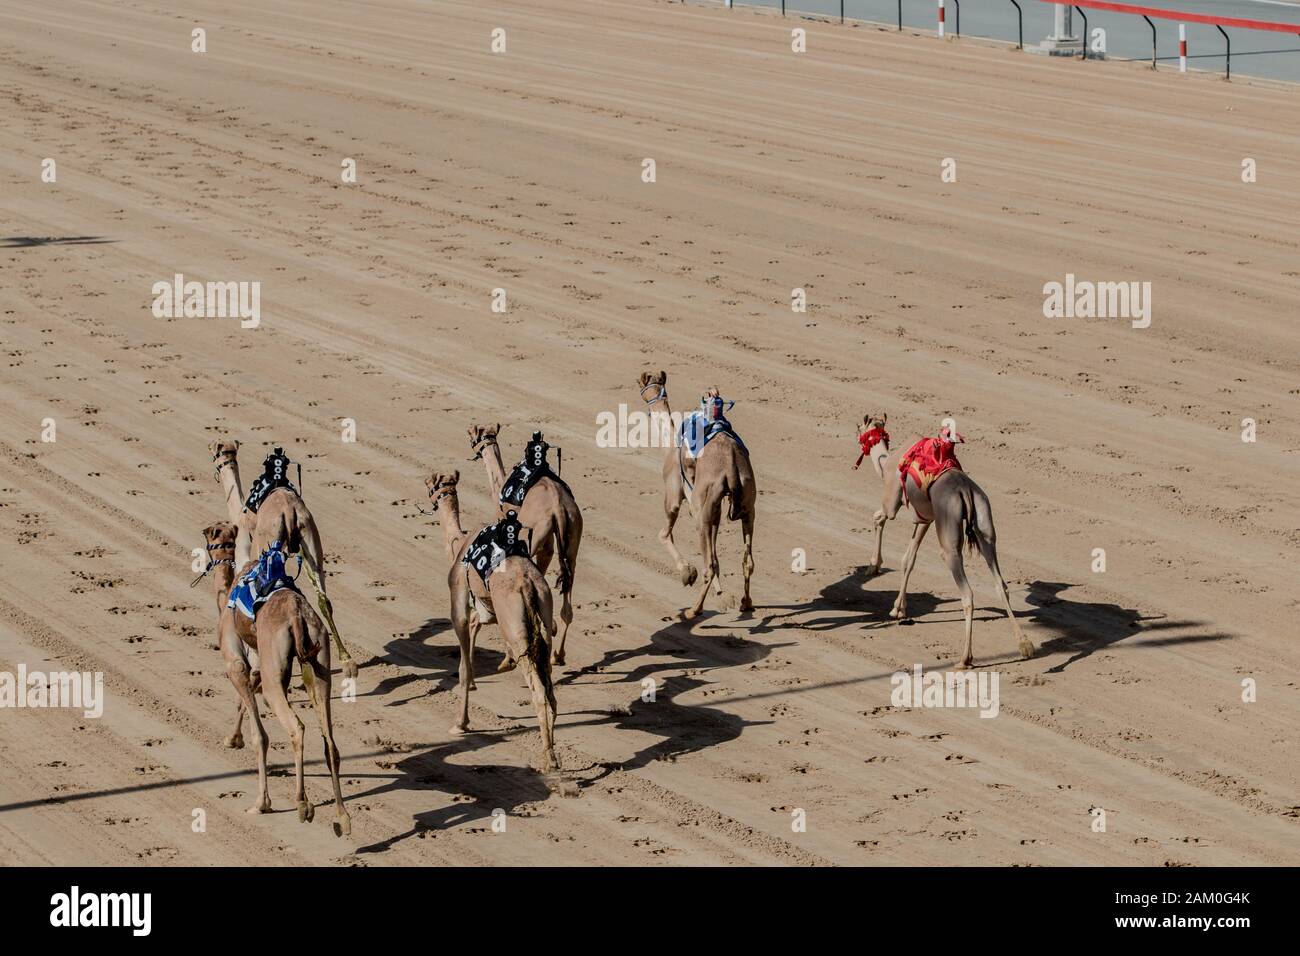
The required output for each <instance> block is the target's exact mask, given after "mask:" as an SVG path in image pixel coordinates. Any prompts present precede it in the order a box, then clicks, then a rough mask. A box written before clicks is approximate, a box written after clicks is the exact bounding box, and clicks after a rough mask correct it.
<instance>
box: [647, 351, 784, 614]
mask: <svg viewBox="0 0 1300 956" xmlns="http://www.w3.org/2000/svg"><path fill="white" fill-rule="evenodd" d="M667 382H668V373H667V372H664V371H659V372H657V373H656V372H642V373H641V377H640V378H639V379H638V380H637V384H638V385H639V387H640V389H641V400H642V401H644V402H645V404H646V411H647V413H648V414H649V415H650V416H651V420H652V421H656V420H658V421H660V422H663V423H668V422H671V421H672V409H671V408H669V406H668V390H667V388H666V387H665V386H666V385H667ZM702 404H703V406H704V410H703V411H701V412H699V413H696V414H695V415H692V416H688V417H687V418H685V419H683V421H682V428H681V429H680V430H676V429H674V431H673V440H672V441H670V442H666V443H665V444H666V445H667V446H668V447H667V448H666V449H665V451H664V463H663V481H664V515H665V517H666V518H667V519H668V524H667V525H666V526H665V527H664V529H663V530H662V531H660V532H659V540H660V541H661V542H663V545H664V547H666V548H667V549H668V553H669V554H670V555H672V559H673V563H674V564H675V565H676V567H677V573H678V574H679V575H680V576H681V581H682V584H684V585H686V586H687V587H689V586H690V585H692V584H694V583H695V580H696V578H697V577H698V573H697V571H696V569H695V568H694V567H693V566H692V565H691V564H689V563H688V562H687V561H686V559H685V558H683V557H682V555H681V552H680V551H678V550H677V545H676V544H675V543H674V541H673V526H674V525H675V524H676V523H677V516H678V514H679V513H680V512H681V508H682V504H683V502H685V503H686V505H687V506H688V507H689V508H690V510H691V512H692V514H694V515H695V517H696V521H697V523H698V529H699V536H700V555H701V556H702V558H703V559H704V568H705V578H704V586H703V587H702V588H701V589H700V593H699V598H698V599H697V600H696V602H695V606H694V607H690V608H686V609H685V610H684V611H683V612H682V614H683V616H684V617H685V618H686V619H687V620H691V619H692V618H695V617H697V616H698V615H699V613H700V612H701V611H702V610H703V609H704V600H705V598H707V597H708V594H709V586H710V585H711V584H714V585H716V587H717V594H718V599H719V603H720V604H721V606H722V607H723V609H724V610H725V609H727V608H729V607H731V606H733V604H734V598H732V597H731V595H729V594H728V593H726V592H725V591H724V590H723V588H722V574H721V571H720V570H719V566H718V527H719V526H720V525H721V523H722V502H723V500H724V499H726V501H727V503H728V504H727V518H728V520H731V521H739V522H740V527H741V535H742V538H743V540H744V556H743V557H742V559H741V571H742V573H743V575H744V579H745V590H744V594H743V595H742V597H741V599H740V610H742V611H750V610H753V607H754V602H753V601H752V600H751V598H750V595H749V579H750V577H751V576H752V575H753V573H754V512H755V504H756V502H757V500H758V485H757V483H756V482H755V480H754V470H753V467H752V466H751V465H750V461H749V452H748V451H747V450H746V449H745V446H744V444H743V443H742V442H741V441H740V438H739V437H738V436H737V435H736V434H735V432H734V431H732V430H731V426H730V425H729V424H727V423H726V421H725V419H724V418H722V414H721V413H722V410H723V409H724V407H725V405H724V403H723V401H722V397H721V395H719V394H718V390H717V389H716V388H711V389H709V390H708V392H706V393H705V395H704V400H703V403H702ZM718 419H722V420H721V421H718ZM669 427H670V426H669ZM697 449H698V450H697Z"/></svg>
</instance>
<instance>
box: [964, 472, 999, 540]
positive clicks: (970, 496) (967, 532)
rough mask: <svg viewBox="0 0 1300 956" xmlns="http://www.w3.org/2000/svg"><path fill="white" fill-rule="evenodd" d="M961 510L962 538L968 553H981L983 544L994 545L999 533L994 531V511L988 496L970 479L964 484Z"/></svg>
mask: <svg viewBox="0 0 1300 956" xmlns="http://www.w3.org/2000/svg"><path fill="white" fill-rule="evenodd" d="M961 508H962V537H963V538H964V540H965V542H966V550H967V552H968V553H971V554H973V553H974V552H976V551H979V550H980V544H981V543H985V544H989V545H992V544H994V543H995V542H996V539H997V532H996V531H995V530H994V529H993V509H992V508H990V507H989V499H988V496H986V495H985V494H984V492H983V491H982V490H981V489H980V488H979V486H978V485H976V484H975V482H973V481H970V480H969V479H968V480H966V481H964V482H963V483H962V490H961Z"/></svg>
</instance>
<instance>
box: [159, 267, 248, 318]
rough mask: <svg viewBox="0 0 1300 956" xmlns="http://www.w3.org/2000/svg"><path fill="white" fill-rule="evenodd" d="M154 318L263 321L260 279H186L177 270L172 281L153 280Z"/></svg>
mask: <svg viewBox="0 0 1300 956" xmlns="http://www.w3.org/2000/svg"><path fill="white" fill-rule="evenodd" d="M153 314H154V318H156V319H181V318H185V319H225V318H236V317H238V318H239V319H240V322H239V325H240V328H245V329H255V328H257V327H258V326H259V325H261V323H262V283H260V282H198V281H195V280H190V281H189V282H186V281H185V276H184V275H182V274H181V273H179V272H178V273H176V275H175V276H173V277H172V281H171V282H167V281H165V280H160V281H158V282H155V283H154V284H153Z"/></svg>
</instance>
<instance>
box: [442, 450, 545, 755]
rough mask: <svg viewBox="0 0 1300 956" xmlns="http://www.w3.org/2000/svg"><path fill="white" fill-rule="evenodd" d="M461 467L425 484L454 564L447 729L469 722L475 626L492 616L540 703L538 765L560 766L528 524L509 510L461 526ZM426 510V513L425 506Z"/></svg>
mask: <svg viewBox="0 0 1300 956" xmlns="http://www.w3.org/2000/svg"><path fill="white" fill-rule="evenodd" d="M459 482H460V472H459V471H455V472H452V473H450V474H442V473H440V472H435V473H433V474H432V475H430V476H429V477H428V478H426V479H425V482H424V485H425V488H426V489H427V490H428V493H429V500H430V501H431V502H432V503H433V513H434V514H435V515H436V516H437V518H438V523H439V524H440V525H441V526H442V533H443V539H444V542H443V543H444V545H445V547H446V551H447V558H448V560H450V561H451V567H450V569H449V570H448V571H447V590H448V593H449V594H450V596H451V608H450V613H449V617H450V618H451V626H452V629H453V630H455V632H456V639H457V641H459V643H460V673H459V684H458V686H459V688H460V719H459V720H457V722H456V723H455V724H454V725H453V726H452V727H451V729H450V732H451V733H452V734H457V735H459V734H464V733H467V732H468V731H469V729H470V725H469V692H470V691H471V690H472V689H473V688H474V648H475V643H476V641H477V639H478V632H479V629H480V628H481V627H482V626H483V625H484V624H488V623H491V622H492V621H493V620H495V621H496V623H497V626H498V627H499V628H500V629H501V638H502V640H503V642H504V643H505V645H506V653H507V655H508V658H507V659H508V660H512V661H514V662H515V663H516V665H517V666H518V668H519V669H520V670H521V671H523V674H524V680H525V681H526V682H527V683H528V689H529V691H531V693H532V697H533V704H534V706H535V707H536V708H537V725H538V728H539V730H540V731H541V737H542V770H545V771H550V770H557V769H559V766H560V763H559V759H558V758H557V757H556V755H555V713H556V704H555V684H554V681H553V680H552V676H551V642H552V639H553V637H554V635H555V616H554V609H553V604H552V601H551V592H550V589H549V588H548V587H547V586H546V579H545V578H544V577H543V576H542V572H541V569H540V568H538V566H537V565H536V564H535V563H534V562H533V559H532V558H531V557H529V547H528V536H529V535H528V529H527V528H525V527H524V526H523V525H522V524H521V523H520V515H519V513H518V512H516V511H514V510H509V511H507V512H506V514H505V515H504V516H502V518H501V519H500V520H499V521H497V522H496V524H491V525H488V526H487V527H485V528H483V529H482V530H481V531H480V532H478V533H477V534H475V535H471V534H469V533H468V532H466V531H464V530H463V529H462V528H461V526H460V499H459V497H458V495H457V491H456V486H457V485H458V484H459ZM426 513H427V512H426Z"/></svg>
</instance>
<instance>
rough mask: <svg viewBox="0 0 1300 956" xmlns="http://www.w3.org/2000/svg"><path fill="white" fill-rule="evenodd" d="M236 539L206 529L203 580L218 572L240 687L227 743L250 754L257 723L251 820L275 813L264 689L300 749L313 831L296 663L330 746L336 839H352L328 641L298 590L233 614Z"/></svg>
mask: <svg viewBox="0 0 1300 956" xmlns="http://www.w3.org/2000/svg"><path fill="white" fill-rule="evenodd" d="M237 534H238V529H237V528H236V526H235V525H233V524H229V523H227V522H224V521H222V522H218V523H216V524H214V525H210V526H209V527H207V528H204V529H203V537H204V540H205V541H206V542H207V548H208V555H209V559H208V561H209V563H208V568H207V571H205V572H204V573H205V574H206V573H208V571H212V572H213V583H214V585H215V588H216V593H217V607H218V611H219V613H220V624H219V632H218V641H219V643H220V646H221V654H222V657H224V658H225V660H226V675H227V676H228V677H229V678H230V682H231V683H232V684H234V685H235V690H236V691H237V692H238V693H239V699H240V705H241V706H240V709H239V711H238V716H237V721H238V722H237V723H236V726H235V733H234V734H232V735H231V737H230V738H228V739H227V742H226V743H227V746H232V747H242V746H243V730H242V726H243V715H244V711H245V710H247V711H248V714H249V716H250V717H251V718H252V724H253V734H254V738H255V741H256V744H257V799H256V800H255V801H254V803H253V806H252V807H250V808H249V810H248V812H249V813H269V812H270V811H271V797H270V793H269V792H268V790H267V785H266V751H267V746H268V744H269V742H270V741H269V738H268V737H267V734H266V729H265V728H264V727H263V726H262V719H261V716H260V715H259V714H258V712H257V698H256V693H257V691H258V690H259V689H260V690H261V692H262V696H263V697H264V698H266V702H267V703H268V704H269V705H270V707H271V710H272V711H273V712H274V713H275V716H276V718H277V719H278V720H279V721H280V724H281V726H282V727H284V729H285V732H286V733H287V734H288V735H289V739H290V741H291V743H292V745H293V763H294V772H295V774H296V786H295V790H294V799H295V800H296V801H297V803H298V819H299V820H301V821H302V822H304V823H306V822H308V821H310V820H311V819H312V818H313V817H314V816H315V813H316V811H315V807H314V806H313V804H312V802H311V801H310V800H308V799H307V789H306V784H305V781H304V779H303V767H302V765H303V726H302V721H301V720H299V719H298V715H297V714H295V713H294V712H293V709H292V708H291V707H290V706H289V698H288V690H289V679H290V677H291V676H292V673H293V661H294V658H295V657H296V658H297V659H298V661H299V662H300V664H301V667H302V678H303V686H304V687H305V688H306V689H307V693H308V695H309V696H310V697H311V702H312V707H313V708H314V709H315V711H316V718H317V720H318V721H319V723H320V731H321V738H322V740H323V741H324V744H325V762H326V764H328V766H329V771H330V782H331V783H332V784H333V786H334V806H335V811H336V814H337V816H336V819H335V821H334V833H335V835H336V836H345V835H347V834H349V833H351V832H352V818H351V817H350V816H348V811H347V807H346V806H345V805H344V803H343V788H342V787H341V786H340V785H339V749H338V747H337V746H336V745H335V743H334V723H333V719H332V717H331V715H330V677H331V674H330V645H329V635H328V634H327V633H326V631H325V626H324V625H323V624H322V623H321V620H320V618H319V617H318V616H317V615H316V612H315V611H313V610H312V608H311V605H310V604H309V603H308V602H307V599H306V598H305V597H303V595H302V594H301V592H299V591H298V589H297V588H295V587H293V586H292V584H289V585H288V586H281V587H280V588H279V589H278V590H275V591H273V592H271V593H270V594H269V596H268V597H267V598H266V601H265V603H264V604H262V605H261V606H260V607H259V608H258V609H257V610H256V612H255V614H256V618H255V619H254V618H250V617H248V616H247V615H246V614H245V613H243V612H242V611H241V610H240V609H239V607H230V606H228V597H227V596H228V595H230V593H231V587H232V585H234V584H235V582H236V574H235V567H234V562H235V542H236V536H237ZM257 567H258V565H257V564H254V563H252V562H250V563H249V564H248V565H247V566H246V567H244V568H243V569H241V571H240V574H239V575H238V577H239V578H240V579H242V578H243V577H244V575H245V574H247V573H248V572H249V571H250V570H253V569H256V568H257ZM281 567H282V565H281ZM286 580H287V579H286ZM250 663H251V664H252V668H251V669H250ZM259 676H260V687H259V686H258V684H259V680H258V677H259Z"/></svg>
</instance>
